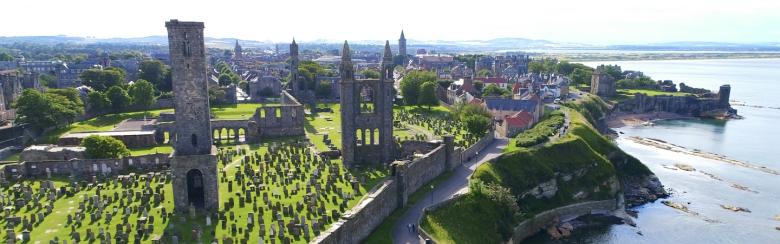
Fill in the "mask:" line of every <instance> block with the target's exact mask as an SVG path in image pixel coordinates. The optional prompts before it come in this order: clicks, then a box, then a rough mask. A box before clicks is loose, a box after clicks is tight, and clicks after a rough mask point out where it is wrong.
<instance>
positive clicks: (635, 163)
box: [422, 96, 666, 243]
mask: <svg viewBox="0 0 780 244" xmlns="http://www.w3.org/2000/svg"><path fill="white" fill-rule="evenodd" d="M567 106H570V107H571V108H573V109H565V110H566V111H567V113H569V117H570V119H571V123H570V126H569V128H570V129H569V132H568V133H567V134H566V135H565V136H563V137H562V138H560V139H557V140H555V141H554V142H552V143H548V144H546V145H544V146H541V147H532V148H520V149H517V150H514V151H511V152H506V153H504V154H503V155H501V156H500V157H498V158H497V159H495V160H493V161H491V162H487V163H485V164H483V165H481V166H480V167H478V168H477V169H476V171H475V172H474V174H473V175H472V185H471V187H470V189H471V191H470V192H469V193H467V194H466V195H465V196H463V197H462V198H461V199H458V200H456V201H454V202H452V203H450V204H448V205H445V206H440V207H439V208H437V209H435V210H433V211H431V212H430V213H428V214H427V215H426V216H425V217H424V218H423V222H422V227H423V228H424V229H425V230H426V232H428V233H431V234H432V235H433V236H434V237H435V238H436V239H437V240H438V241H440V242H447V243H449V242H455V243H472V242H479V243H498V242H506V241H508V240H512V241H513V242H519V241H521V239H522V238H523V236H525V235H524V234H517V233H518V232H523V233H529V232H536V231H538V228H536V227H538V226H547V225H550V224H554V223H551V222H548V221H542V222H544V223H540V222H539V221H537V220H538V217H539V216H541V215H542V214H544V215H545V216H550V215H549V212H550V211H556V210H560V209H566V211H564V210H561V211H564V212H568V211H570V210H571V209H569V208H568V207H567V206H575V205H588V204H591V203H597V204H595V205H594V206H598V207H603V209H601V208H599V209H595V208H594V209H588V211H587V212H590V211H595V210H603V211H609V210H613V209H616V208H619V207H621V206H619V205H618V203H619V202H620V201H619V200H618V199H620V198H621V197H623V196H624V197H625V199H626V204H627V205H628V206H636V205H639V204H642V203H645V202H648V201H653V200H655V199H657V198H659V197H664V196H666V192H665V191H664V189H663V187H662V185H661V184H660V182H659V181H658V179H657V178H656V177H655V175H654V174H653V173H652V172H651V171H650V170H649V169H648V168H647V167H646V166H645V165H643V164H642V163H641V162H639V160H637V159H636V158H634V157H632V156H630V155H628V154H626V153H625V152H623V151H622V150H620V148H618V147H617V146H616V145H614V144H613V143H612V142H611V141H609V140H608V139H607V138H605V137H604V136H602V135H601V134H600V133H599V132H598V131H597V130H596V129H595V126H593V123H597V124H598V123H601V122H600V120H601V119H602V118H603V117H605V116H606V115H607V111H609V110H608V108H609V107H608V106H607V105H606V104H605V103H604V102H603V101H601V99H599V98H597V97H595V96H592V97H588V98H587V99H583V100H581V101H579V102H577V103H571V104H567ZM580 111H581V112H580ZM589 121H593V122H589ZM609 202H612V203H613V204H604V203H609ZM598 207H597V208H598ZM545 219H546V220H550V219H548V218H545ZM529 221H531V222H534V223H533V224H528V223H529ZM522 226H535V227H527V228H526V227H522ZM523 228H526V229H528V228H531V229H528V230H522V229H523ZM518 236H520V237H519V238H520V239H518Z"/></svg>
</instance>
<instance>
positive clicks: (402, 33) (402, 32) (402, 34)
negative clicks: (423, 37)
mask: <svg viewBox="0 0 780 244" xmlns="http://www.w3.org/2000/svg"><path fill="white" fill-rule="evenodd" d="M399 40H406V37H404V30H403V29H401V38H399Z"/></svg>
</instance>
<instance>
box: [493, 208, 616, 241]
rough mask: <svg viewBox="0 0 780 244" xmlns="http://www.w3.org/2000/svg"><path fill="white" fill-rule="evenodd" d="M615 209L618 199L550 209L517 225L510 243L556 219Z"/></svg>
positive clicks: (528, 235) (525, 236) (531, 233)
mask: <svg viewBox="0 0 780 244" xmlns="http://www.w3.org/2000/svg"><path fill="white" fill-rule="evenodd" d="M615 209H617V200H616V199H608V200H602V201H587V202H581V203H575V204H570V205H566V206H563V207H558V208H554V209H550V210H547V211H544V212H541V213H539V214H536V215H535V216H534V217H533V218H530V219H527V220H525V221H523V222H520V224H518V225H517V226H515V228H514V231H513V234H512V239H510V240H509V241H508V243H520V242H522V241H523V240H525V238H528V237H530V236H532V235H535V234H536V233H538V232H539V231H541V230H542V229H544V228H546V227H547V226H548V225H550V223H552V222H554V221H555V220H556V219H561V218H576V217H579V216H583V215H588V214H593V213H597V212H604V211H613V210H615Z"/></svg>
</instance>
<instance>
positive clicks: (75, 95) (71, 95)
mask: <svg viewBox="0 0 780 244" xmlns="http://www.w3.org/2000/svg"><path fill="white" fill-rule="evenodd" d="M46 93H47V94H57V95H60V96H63V97H65V98H66V99H67V100H68V101H70V102H71V103H73V104H75V105H76V106H80V107H84V102H83V101H81V95H80V94H81V93H79V91H78V90H76V88H62V89H49V90H47V91H46Z"/></svg>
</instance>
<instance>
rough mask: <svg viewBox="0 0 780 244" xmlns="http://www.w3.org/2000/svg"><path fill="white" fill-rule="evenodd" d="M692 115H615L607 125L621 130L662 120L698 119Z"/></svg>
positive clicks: (652, 113) (612, 115) (665, 113)
mask: <svg viewBox="0 0 780 244" xmlns="http://www.w3.org/2000/svg"><path fill="white" fill-rule="evenodd" d="M696 118H697V117H694V116H690V115H680V114H676V113H670V112H651V113H613V114H611V115H609V117H607V118H606V119H605V120H606V124H607V127H609V128H610V129H615V128H621V127H625V126H638V125H643V124H648V123H652V122H655V121H660V120H671V119H696Z"/></svg>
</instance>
